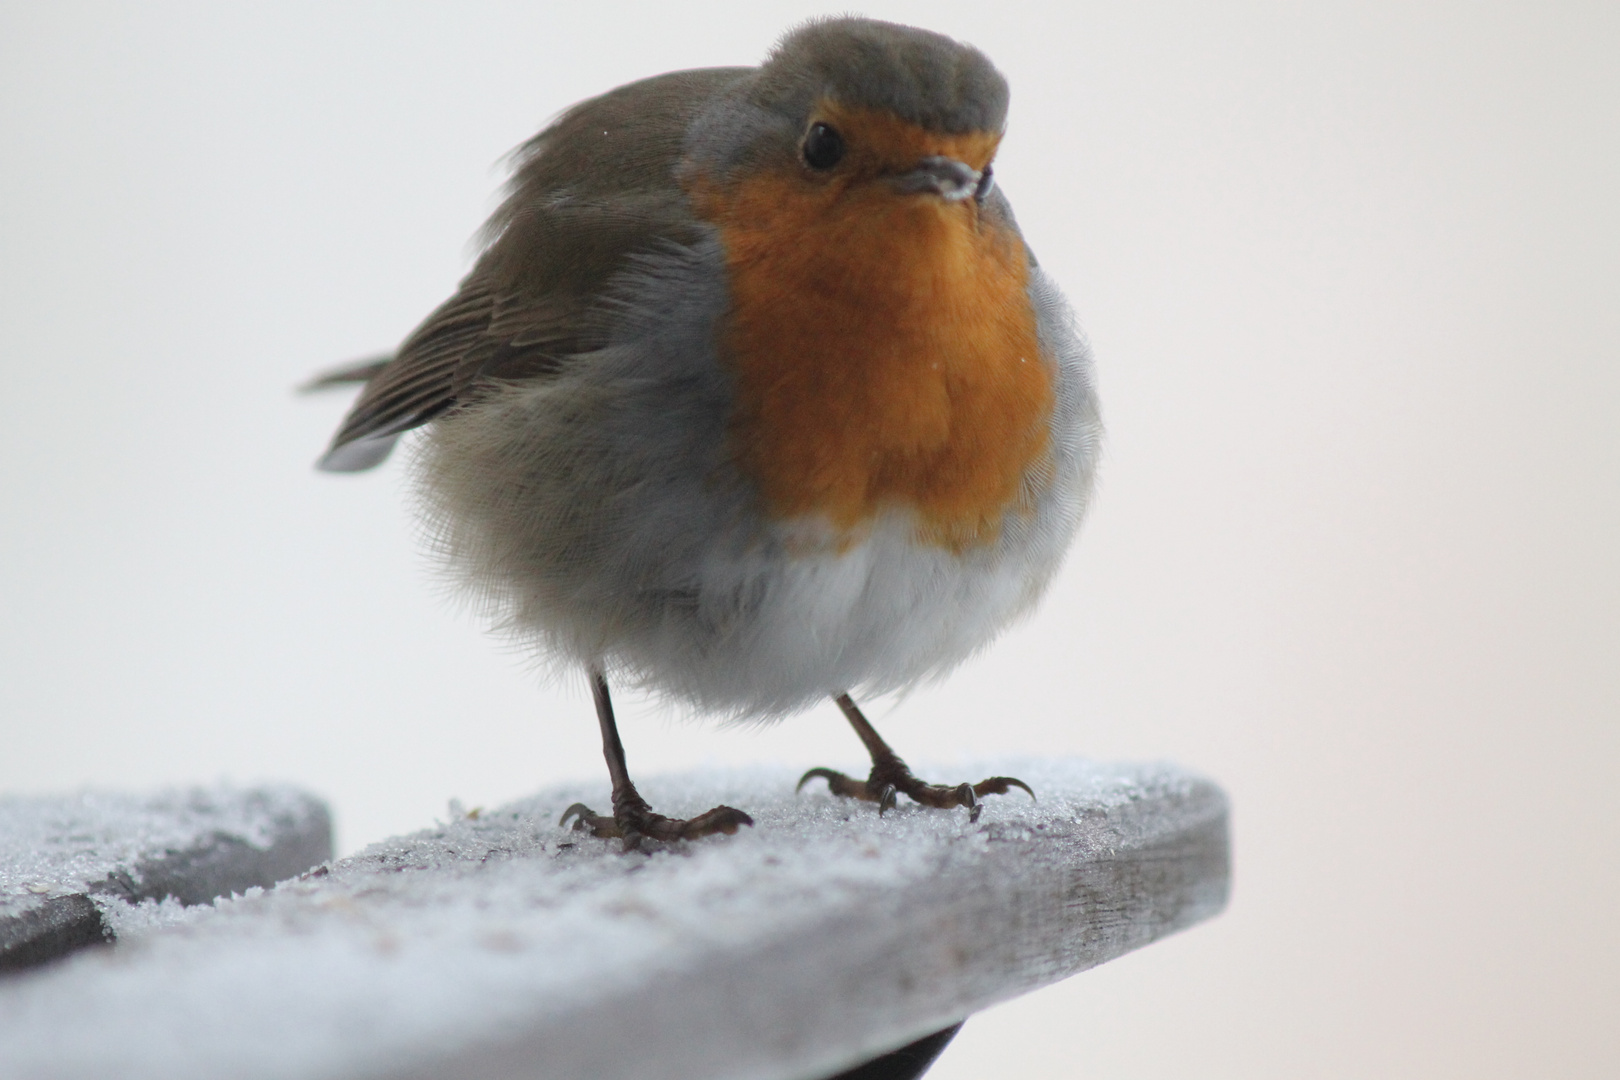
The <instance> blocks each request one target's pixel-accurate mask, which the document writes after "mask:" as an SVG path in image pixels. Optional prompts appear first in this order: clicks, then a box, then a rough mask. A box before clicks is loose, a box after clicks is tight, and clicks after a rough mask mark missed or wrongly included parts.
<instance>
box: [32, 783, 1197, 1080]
mask: <svg viewBox="0 0 1620 1080" xmlns="http://www.w3.org/2000/svg"><path fill="white" fill-rule="evenodd" d="M930 772H931V773H934V774H936V775H939V776H943V775H945V772H944V771H943V770H930ZM949 772H950V775H951V776H955V775H956V773H957V772H961V773H962V775H963V776H964V777H966V776H970V775H972V776H977V775H980V774H981V772H984V773H988V772H1002V773H1011V774H1013V775H1018V776H1022V777H1023V778H1024V779H1026V780H1028V781H1029V782H1030V783H1031V784H1032V785H1033V786H1034V788H1035V790H1036V791H1037V792H1038V793H1039V795H1040V801H1039V802H1031V801H1030V800H1029V799H1028V798H1027V797H1025V796H1023V795H1022V794H1021V793H1015V794H1013V795H1011V796H1007V797H1002V798H992V799H990V800H989V801H988V802H987V805H986V807H985V810H984V812H983V816H982V817H981V818H980V819H979V821H978V822H977V823H970V822H969V820H968V816H967V814H966V812H964V811H954V812H940V811H932V810H924V809H922V808H919V807H916V806H913V805H911V804H909V803H907V802H905V801H902V804H901V806H900V807H898V808H897V809H895V810H891V811H889V813H887V814H886V815H884V816H883V817H882V818H881V819H880V818H879V817H878V815H877V813H876V811H875V809H874V808H873V807H872V806H871V805H869V804H852V803H847V802H842V801H835V800H834V799H832V798H831V797H830V796H828V795H827V794H825V792H823V791H820V790H811V789H806V791H805V792H804V793H803V794H801V795H799V796H797V797H795V795H794V793H793V782H794V780H795V779H796V776H795V775H794V774H792V773H788V772H781V771H770V770H762V771H753V772H745V773H702V774H692V775H684V776H674V777H661V778H660V777H651V778H647V779H646V780H644V782H643V784H642V791H643V794H645V795H646V796H647V797H648V798H649V799H650V800H651V801H652V802H653V803H654V805H655V806H656V807H658V808H659V809H660V810H662V811H664V812H667V813H671V814H689V813H693V812H697V811H701V810H704V809H707V808H708V807H709V806H711V805H713V804H714V803H716V802H725V803H728V804H730V805H733V806H738V807H742V808H744V809H746V810H748V811H749V812H750V813H751V814H753V816H754V818H755V820H756V821H757V823H758V824H757V827H756V828H753V829H745V830H743V831H742V832H741V833H739V834H738V835H736V836H732V837H713V838H709V839H706V840H703V841H699V842H695V843H692V844H688V845H683V846H680V847H678V848H672V849H668V850H661V851H657V852H655V853H653V854H651V855H647V854H640V853H635V854H628V855H627V854H623V853H621V851H620V845H619V842H618V841H612V840H598V839H595V838H593V837H589V836H586V835H584V834H581V833H576V832H569V831H565V830H562V829H560V828H558V827H557V824H556V822H557V818H558V815H559V814H560V813H561V812H562V810H563V809H564V808H565V807H566V806H568V804H570V803H572V802H574V801H575V800H576V799H584V800H585V801H587V802H593V803H595V804H596V805H597V806H598V807H599V808H601V807H605V805H606V791H605V785H603V786H602V788H566V789H557V790H553V791H548V792H545V793H543V794H542V795H539V796H536V797H534V798H532V799H527V800H524V801H522V802H519V803H516V804H513V805H511V806H508V807H505V808H502V809H500V810H498V811H493V812H487V813H482V814H480V815H479V816H477V817H476V818H472V817H469V816H466V815H464V814H453V815H452V820H450V821H447V822H446V823H445V824H444V825H443V826H442V827H439V828H435V829H431V830H428V831H425V832H422V833H418V834H415V835H412V836H407V837H401V838H399V839H396V840H392V841H388V842H385V843H381V844H377V845H374V846H372V847H371V848H368V849H367V850H366V851H364V852H362V853H360V854H359V855H356V856H353V857H351V858H348V859H344V860H342V861H340V862H338V863H336V864H333V865H331V866H330V867H323V868H321V869H318V870H316V871H314V872H312V873H310V874H306V875H305V876H303V877H301V878H298V879H295V880H293V881H290V882H286V883H283V884H281V885H279V886H277V887H276V888H275V889H273V890H269V891H266V892H262V893H260V892H257V891H256V892H255V893H254V894H252V895H250V896H247V897H243V898H238V899H234V900H229V901H221V902H220V903H218V904H216V905H214V906H212V907H208V908H198V907H193V908H185V909H180V908H178V907H177V906H173V905H171V906H170V907H168V908H166V909H165V912H164V913H160V916H161V917H159V915H155V916H154V917H153V919H152V920H151V925H150V926H149V927H148V928H146V929H145V930H144V931H142V930H141V929H140V928H139V927H137V926H131V927H130V928H129V929H128V930H127V931H126V932H125V933H124V935H123V938H124V940H123V941H122V942H121V944H120V945H119V946H118V947H116V948H114V949H111V950H96V951H95V952H94V953H93V954H86V955H82V956H79V957H75V958H73V959H70V960H68V961H65V962H63V963H61V964H58V965H55V966H53V967H50V968H47V969H42V970H40V971H37V972H33V973H27V974H23V975H19V976H16V977H14V978H11V979H8V980H5V981H4V982H0V1075H3V1076H6V1077H12V1078H18V1080H22V1078H33V1077H61V1078H85V1080H89V1078H92V1077H94V1078H97V1080H101V1078H104V1077H106V1076H110V1075H116V1076H118V1077H120V1078H121V1080H140V1078H148V1077H150V1078H153V1080H157V1078H163V1080H181V1078H185V1077H222V1076H230V1077H233V1078H237V1080H252V1078H264V1080H270V1078H295V1077H296V1078H299V1080H310V1078H334V1080H336V1078H344V1080H348V1078H360V1077H376V1078H381V1077H389V1078H401V1080H403V1078H417V1077H421V1078H427V1077H449V1076H455V1077H513V1078H517V1077H545V1078H554V1080H565V1078H566V1080H575V1078H578V1080H584V1078H602V1077H618V1078H625V1080H632V1078H634V1080H643V1078H644V1080H653V1078H658V1080H682V1078H690V1080H727V1078H738V1080H741V1078H745V1077H746V1078H752V1080H806V1078H813V1077H822V1076H827V1075H830V1074H832V1073H834V1072H837V1071H839V1070H840V1069H843V1068H846V1067H848V1066H850V1065H852V1064H854V1063H856V1062H859V1061H862V1060H865V1059H869V1058H872V1057H874V1056H877V1055H879V1054H881V1053H883V1052H885V1051H887V1050H890V1049H892V1048H894V1047H896V1046H899V1045H902V1044H904V1043H907V1042H910V1041H911V1040H913V1039H916V1038H918V1037H919V1036H922V1035H924V1034H926V1033H928V1032H930V1031H934V1030H937V1029H939V1028H942V1027H945V1026H947V1025H948V1024H950V1023H952V1022H954V1021H956V1020H959V1019H961V1018H962V1017H964V1016H967V1015H969V1014H971V1013H973V1012H975V1011H977V1010H979V1009H982V1008H984V1007H986V1006H988V1005H991V1004H993V1003H995V1002H997V1001H1001V1000H1004V999H1006V998H1010V997H1013V996H1015V995H1018V994H1022V993H1025V992H1027V991H1029V990H1033V989H1036V988H1037V987H1040V986H1044V985H1046V984H1048V983H1052V982H1055V981H1057V980H1059V979H1062V978H1065V977H1067V976H1069V975H1072V974H1074V973H1075V972H1078V971H1081V970H1083V969H1085V968H1088V967H1091V966H1093V965H1095V964H1099V963H1102V962H1103V961H1106V960H1109V959H1111V958H1113V957H1116V956H1119V955H1120V954H1122V953H1125V952H1128V951H1130V950H1132V949H1136V948H1140V947H1141V946H1143V945H1146V944H1148V943H1149V942H1151V941H1153V940H1155V939H1157V938H1160V937H1163V936H1164V935H1166V934H1169V933H1172V932H1174V931H1176V930H1179V929H1182V928H1184V927H1187V926H1190V925H1192V924H1193V923H1196V922H1198V921H1199V920H1201V919H1205V918H1208V917H1210V916H1211V915H1213V914H1215V913H1216V912H1218V911H1219V910H1220V909H1221V907H1222V906H1223V904H1224V903H1225V900H1226V895H1227V882H1228V854H1227V852H1228V847H1227V831H1226V830H1227V818H1226V815H1227V810H1226V800H1225V798H1224V796H1223V795H1222V794H1221V792H1220V791H1219V790H1218V789H1217V788H1216V787H1215V786H1214V785H1212V784H1210V783H1209V782H1208V781H1205V780H1202V779H1199V778H1197V777H1194V776H1190V775H1188V774H1186V773H1184V772H1181V771H1179V770H1177V769H1175V768H1173V767H1169V766H1161V765H1146V766H1138V765H1108V764H1097V763H1090V762H1081V761H1044V762H1043V761H1017V762H1013V761H1003V762H995V763H992V764H990V765H989V766H983V765H981V766H976V767H974V768H972V769H967V770H961V769H953V770H950V771H949Z"/></svg>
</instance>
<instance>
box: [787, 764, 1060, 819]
mask: <svg viewBox="0 0 1620 1080" xmlns="http://www.w3.org/2000/svg"><path fill="white" fill-rule="evenodd" d="M818 776H819V777H821V778H822V779H823V780H825V781H827V790H828V791H831V792H832V793H833V794H834V795H839V796H842V797H844V798H850V799H860V800H861V801H863V802H875V803H877V804H878V815H879V816H882V814H883V811H885V810H887V809H889V807H891V806H893V805H894V804H895V800H896V798H897V797H898V796H899V795H901V794H905V795H907V796H910V798H911V800H912V801H913V802H917V803H921V804H922V805H923V806H932V807H934V808H935V809H937V810H949V809H951V808H952V807H955V806H965V807H967V808H968V820H969V821H978V820H979V812H980V811H981V810H983V809H984V807H983V806H981V805H980V803H979V798H980V796H983V795H1005V794H1007V792H1008V791H1009V790H1010V789H1012V788H1015V787H1016V788H1023V789H1024V790H1025V791H1027V792H1029V797H1030V798H1031V799H1033V798H1034V797H1035V792H1034V791H1032V790H1031V789H1030V786H1029V785H1028V784H1026V783H1024V782H1023V781H1022V780H1019V779H1016V778H1014V777H1011V776H992V777H990V778H989V779H988V780H980V781H979V782H978V783H977V784H957V785H956V786H955V787H951V786H949V785H946V784H929V783H925V782H923V781H922V780H919V779H917V778H916V777H915V776H913V775H912V774H911V769H910V768H908V767H907V766H906V763H905V762H904V761H901V760H900V759H899V758H898V757H895V756H893V755H892V754H890V755H885V756H883V757H880V758H879V759H878V760H877V761H875V762H873V763H872V772H871V775H869V776H868V777H867V778H866V779H865V780H856V779H854V778H853V777H850V776H847V775H845V774H844V773H841V772H839V771H837V770H836V769H821V768H816V769H811V770H810V771H809V772H807V773H805V774H804V775H803V776H801V777H800V778H799V785H798V787H797V788H795V789H794V790H795V791H797V790H800V789H802V788H803V787H804V785H805V784H807V783H809V782H810V781H811V780H812V779H814V778H815V777H818Z"/></svg>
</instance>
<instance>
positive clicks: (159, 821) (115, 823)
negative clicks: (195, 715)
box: [0, 786, 326, 921]
mask: <svg viewBox="0 0 1620 1080" xmlns="http://www.w3.org/2000/svg"><path fill="white" fill-rule="evenodd" d="M325 815H326V810H325V808H324V806H323V805H322V804H321V803H320V802H319V800H316V799H314V798H313V797H311V796H310V795H309V794H307V793H306V792H303V791H299V790H298V789H296V788H291V787H264V788H252V789H238V788H233V787H230V786H220V787H214V788H201V787H197V788H187V789H174V790H169V791H164V792H160V793H158V794H156V795H134V794H115V793H110V792H99V791H84V792H79V793H77V794H73V795H63V796H0V918H5V917H7V916H14V915H18V914H21V913H22V912H23V911H25V910H27V909H29V908H31V907H33V906H36V905H37V904H38V903H39V902H40V901H41V900H48V899H53V898H56V897H60V896H69V895H72V894H75V893H85V892H95V891H98V889H99V888H100V887H101V886H103V885H104V884H105V883H107V882H108V881H109V880H110V879H113V878H114V877H115V876H116V875H127V877H123V878H122V880H123V881H124V882H126V883H128V884H129V885H132V886H134V889H135V891H136V892H138V891H139V887H140V885H141V884H142V882H141V873H142V871H141V868H142V867H143V866H150V865H152V864H154V863H157V862H160V861H162V860H163V859H164V858H165V857H166V856H172V855H175V854H177V853H182V852H191V851H198V850H203V849H206V848H208V847H209V846H210V845H212V844H214V843H216V842H217V838H218V837H220V836H222V835H223V836H227V837H234V838H237V839H239V840H241V841H243V842H245V843H246V844H248V845H250V846H251V847H254V848H258V849H261V850H263V849H268V848H270V847H271V846H273V845H274V844H275V843H277V842H278V841H280V840H283V839H284V838H285V837H286V836H288V835H289V834H290V833H302V832H304V831H308V830H310V829H311V828H314V827H324V826H323V825H322V824H321V823H322V822H324V820H325ZM317 819H319V820H317ZM124 891H128V890H127V889H126V890H124ZM101 902H102V903H103V911H104V912H106V910H107V907H106V904H107V903H110V902H112V901H110V900H106V899H104V900H103V901H101ZM170 903H171V904H172V903H173V902H172V901H171V902H170ZM122 906H123V907H130V906H131V905H128V904H123V905H122ZM152 906H153V907H157V906H158V905H156V904H153V905H152ZM122 916H123V913H118V914H115V916H114V918H115V919H116V918H120V917H122ZM130 918H132V919H134V918H136V917H135V916H130ZM136 921H138V919H137V920H136Z"/></svg>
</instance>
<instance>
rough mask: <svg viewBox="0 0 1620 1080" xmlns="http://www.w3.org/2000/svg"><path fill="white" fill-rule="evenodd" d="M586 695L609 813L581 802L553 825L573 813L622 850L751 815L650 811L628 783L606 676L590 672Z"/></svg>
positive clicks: (735, 823) (724, 826) (725, 827)
mask: <svg viewBox="0 0 1620 1080" xmlns="http://www.w3.org/2000/svg"><path fill="white" fill-rule="evenodd" d="M591 696H592V697H594V698H595V699H596V719H597V722H598V723H599V724H601V726H602V756H603V757H605V758H607V767H608V777H609V779H611V780H612V781H613V816H612V817H603V816H601V815H600V814H598V813H597V812H596V811H594V810H592V809H591V808H590V807H588V806H586V805H585V804H584V803H575V804H574V805H573V806H570V807H569V808H568V809H567V810H564V811H563V816H562V820H561V821H559V822H558V824H559V825H567V824H568V819H569V818H574V819H575V821H574V828H575V829H587V830H589V831H590V832H591V833H592V834H593V835H596V836H621V837H623V838H624V848H625V850H626V851H630V850H633V849H634V848H636V847H638V846H640V844H641V840H642V838H643V837H651V838H652V839H654V840H662V841H666V842H667V841H670V840H694V839H696V838H697V837H699V836H709V835H710V834H712V833H734V832H736V831H737V829H738V827H739V826H742V825H752V824H753V823H754V819H753V818H751V817H749V816H748V815H747V814H745V813H743V812H742V811H741V810H734V809H732V808H731V807H729V806H717V807H715V808H714V809H713V810H710V811H708V812H707V813H704V814H699V815H698V816H697V817H695V818H689V819H687V820H684V821H683V820H680V819H678V818H667V817H665V816H664V815H662V814H655V813H653V812H652V807H650V806H648V805H647V800H646V799H643V798H642V797H641V793H640V792H639V791H637V790H636V785H635V784H633V783H631V782H630V768H629V766H628V765H626V764H625V760H624V744H623V743H622V742H620V741H619V726H618V724H616V723H615V722H614V720H613V700H612V699H611V698H610V697H608V684H607V676H606V675H604V674H602V672H600V671H596V670H593V671H592V672H591Z"/></svg>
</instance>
